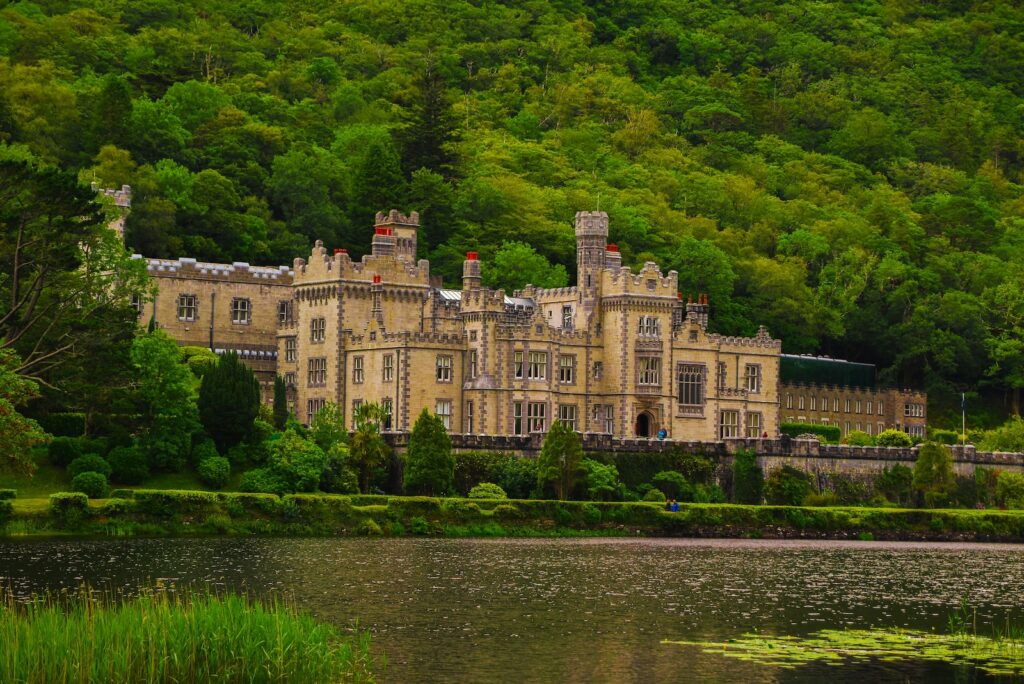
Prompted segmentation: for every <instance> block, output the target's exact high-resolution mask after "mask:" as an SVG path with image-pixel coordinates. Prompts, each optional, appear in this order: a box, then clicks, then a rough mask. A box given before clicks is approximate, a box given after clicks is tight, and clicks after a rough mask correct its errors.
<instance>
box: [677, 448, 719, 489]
mask: <svg viewBox="0 0 1024 684" xmlns="http://www.w3.org/2000/svg"><path fill="white" fill-rule="evenodd" d="M677 459H678V465H677V466H676V470H678V471H679V472H680V473H682V474H683V477H685V478H686V481H687V482H689V483H691V484H709V483H710V482H711V476H712V475H714V473H715V464H714V463H713V462H712V461H711V459H710V458H708V457H707V456H703V455H701V454H688V453H682V452H680V453H679V454H678V456H677Z"/></svg>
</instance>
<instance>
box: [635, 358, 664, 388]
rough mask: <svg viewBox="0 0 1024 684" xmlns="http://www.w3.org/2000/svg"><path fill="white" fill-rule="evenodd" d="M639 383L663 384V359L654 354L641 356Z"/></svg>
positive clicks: (638, 368) (638, 372)
mask: <svg viewBox="0 0 1024 684" xmlns="http://www.w3.org/2000/svg"><path fill="white" fill-rule="evenodd" d="M637 384H638V385H660V384H661V359H659V358H655V357H653V356H641V357H639V358H638V359H637Z"/></svg>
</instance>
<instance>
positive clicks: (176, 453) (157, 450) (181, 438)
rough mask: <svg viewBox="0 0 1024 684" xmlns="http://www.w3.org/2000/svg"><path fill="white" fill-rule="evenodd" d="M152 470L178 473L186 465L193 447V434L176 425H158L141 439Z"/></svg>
mask: <svg viewBox="0 0 1024 684" xmlns="http://www.w3.org/2000/svg"><path fill="white" fill-rule="evenodd" d="M139 448H140V449H141V450H142V451H143V452H144V453H145V454H146V459H147V461H148V462H149V467H150V469H151V470H158V471H161V472H165V473H178V472H181V470H182V469H183V468H184V467H185V463H186V462H187V461H188V455H189V452H190V451H191V449H192V435H190V434H187V433H184V432H181V431H180V430H178V429H177V427H176V426H174V425H156V426H154V427H153V428H152V429H151V430H149V432H147V433H146V434H145V435H143V436H142V437H141V438H140V439H139Z"/></svg>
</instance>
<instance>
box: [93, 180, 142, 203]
mask: <svg viewBox="0 0 1024 684" xmlns="http://www.w3.org/2000/svg"><path fill="white" fill-rule="evenodd" d="M92 189H93V192H96V193H99V194H100V195H103V196H104V197H110V198H111V199H113V200H114V204H115V205H116V206H118V207H119V208H121V209H130V208H131V206H132V186H130V185H122V186H121V189H120V190H118V189H116V188H101V187H99V186H98V185H96V183H93V184H92Z"/></svg>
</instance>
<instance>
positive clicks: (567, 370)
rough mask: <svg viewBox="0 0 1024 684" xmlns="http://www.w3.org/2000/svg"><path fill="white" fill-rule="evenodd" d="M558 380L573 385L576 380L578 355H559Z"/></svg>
mask: <svg viewBox="0 0 1024 684" xmlns="http://www.w3.org/2000/svg"><path fill="white" fill-rule="evenodd" d="M558 382H560V383H562V384H563V385H572V384H573V383H575V382H576V355H575V354H562V355H561V356H559V357H558Z"/></svg>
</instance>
